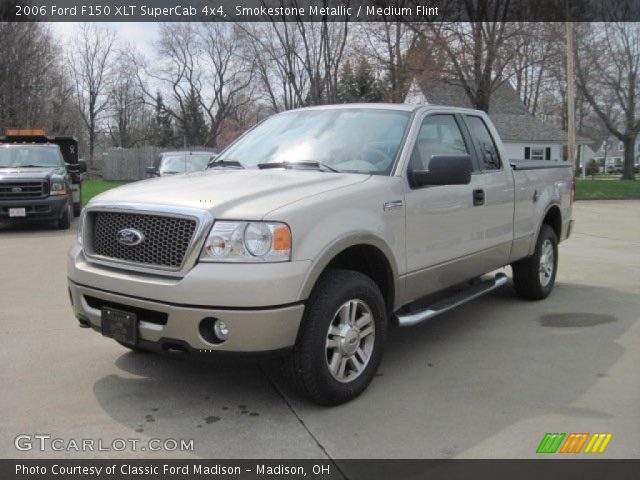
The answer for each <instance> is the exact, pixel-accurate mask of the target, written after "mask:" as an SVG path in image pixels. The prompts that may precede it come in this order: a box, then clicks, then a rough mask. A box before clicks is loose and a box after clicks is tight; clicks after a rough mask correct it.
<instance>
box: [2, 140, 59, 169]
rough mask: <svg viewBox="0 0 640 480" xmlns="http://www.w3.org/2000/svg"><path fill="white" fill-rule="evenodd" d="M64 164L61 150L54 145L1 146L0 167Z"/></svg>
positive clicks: (56, 165)
mask: <svg viewBox="0 0 640 480" xmlns="http://www.w3.org/2000/svg"><path fill="white" fill-rule="evenodd" d="M63 164H64V162H63V160H62V155H61V154H60V150H58V149H57V148H54V147H45V146H42V147H38V146H28V147H27V146H24V147H23V146H14V145H11V146H7V147H0V168H7V167H9V168H20V167H24V168H33V167H45V168H57V167H62V166H63Z"/></svg>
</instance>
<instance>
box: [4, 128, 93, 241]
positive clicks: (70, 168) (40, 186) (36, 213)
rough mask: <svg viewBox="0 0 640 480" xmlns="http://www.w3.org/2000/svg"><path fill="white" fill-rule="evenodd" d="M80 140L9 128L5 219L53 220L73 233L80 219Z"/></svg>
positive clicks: (5, 155)
mask: <svg viewBox="0 0 640 480" xmlns="http://www.w3.org/2000/svg"><path fill="white" fill-rule="evenodd" d="M84 171H86V166H85V163H84V162H81V161H79V160H78V142H77V141H76V139H75V138H73V137H68V136H57V137H54V136H47V135H46V134H45V132H44V131H41V130H9V131H8V132H7V135H6V136H5V137H2V138H0V219H3V220H9V221H12V222H17V221H25V220H54V221H56V222H57V226H58V228H61V229H68V228H69V226H70V225H71V220H72V218H73V217H74V215H75V216H78V215H80V210H81V198H80V195H81V190H80V189H81V184H80V181H81V174H82V172H84Z"/></svg>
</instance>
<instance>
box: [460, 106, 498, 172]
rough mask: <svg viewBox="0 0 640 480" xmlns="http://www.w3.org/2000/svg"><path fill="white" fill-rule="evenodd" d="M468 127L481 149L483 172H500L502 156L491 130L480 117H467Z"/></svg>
mask: <svg viewBox="0 0 640 480" xmlns="http://www.w3.org/2000/svg"><path fill="white" fill-rule="evenodd" d="M467 125H468V126H469V130H471V135H472V136H473V138H474V139H475V141H476V144H477V145H478V148H479V150H480V151H479V152H478V153H479V154H480V162H481V166H482V169H483V170H499V169H500V155H498V148H497V147H496V143H495V142H494V141H493V137H492V136H491V133H490V132H489V129H488V128H487V126H486V125H485V123H484V120H482V119H481V118H480V117H474V116H467Z"/></svg>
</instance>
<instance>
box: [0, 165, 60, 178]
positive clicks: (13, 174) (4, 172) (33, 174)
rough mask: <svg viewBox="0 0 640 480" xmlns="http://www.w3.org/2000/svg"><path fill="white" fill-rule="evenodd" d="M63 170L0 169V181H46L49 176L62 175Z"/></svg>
mask: <svg viewBox="0 0 640 480" xmlns="http://www.w3.org/2000/svg"><path fill="white" fill-rule="evenodd" d="M64 173H65V171H64V169H63V168H0V180H13V179H17V180H22V179H25V180H26V179H37V180H47V179H48V178H50V177H51V175H54V174H58V175H64Z"/></svg>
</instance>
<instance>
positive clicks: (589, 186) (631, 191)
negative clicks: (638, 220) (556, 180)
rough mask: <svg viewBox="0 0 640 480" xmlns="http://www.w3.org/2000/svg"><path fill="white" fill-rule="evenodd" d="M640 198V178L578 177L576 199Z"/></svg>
mask: <svg viewBox="0 0 640 480" xmlns="http://www.w3.org/2000/svg"><path fill="white" fill-rule="evenodd" d="M632 199H633V200H640V180H610V181H609V180H606V181H605V180H591V179H589V178H585V179H582V178H578V179H576V200H632Z"/></svg>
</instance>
